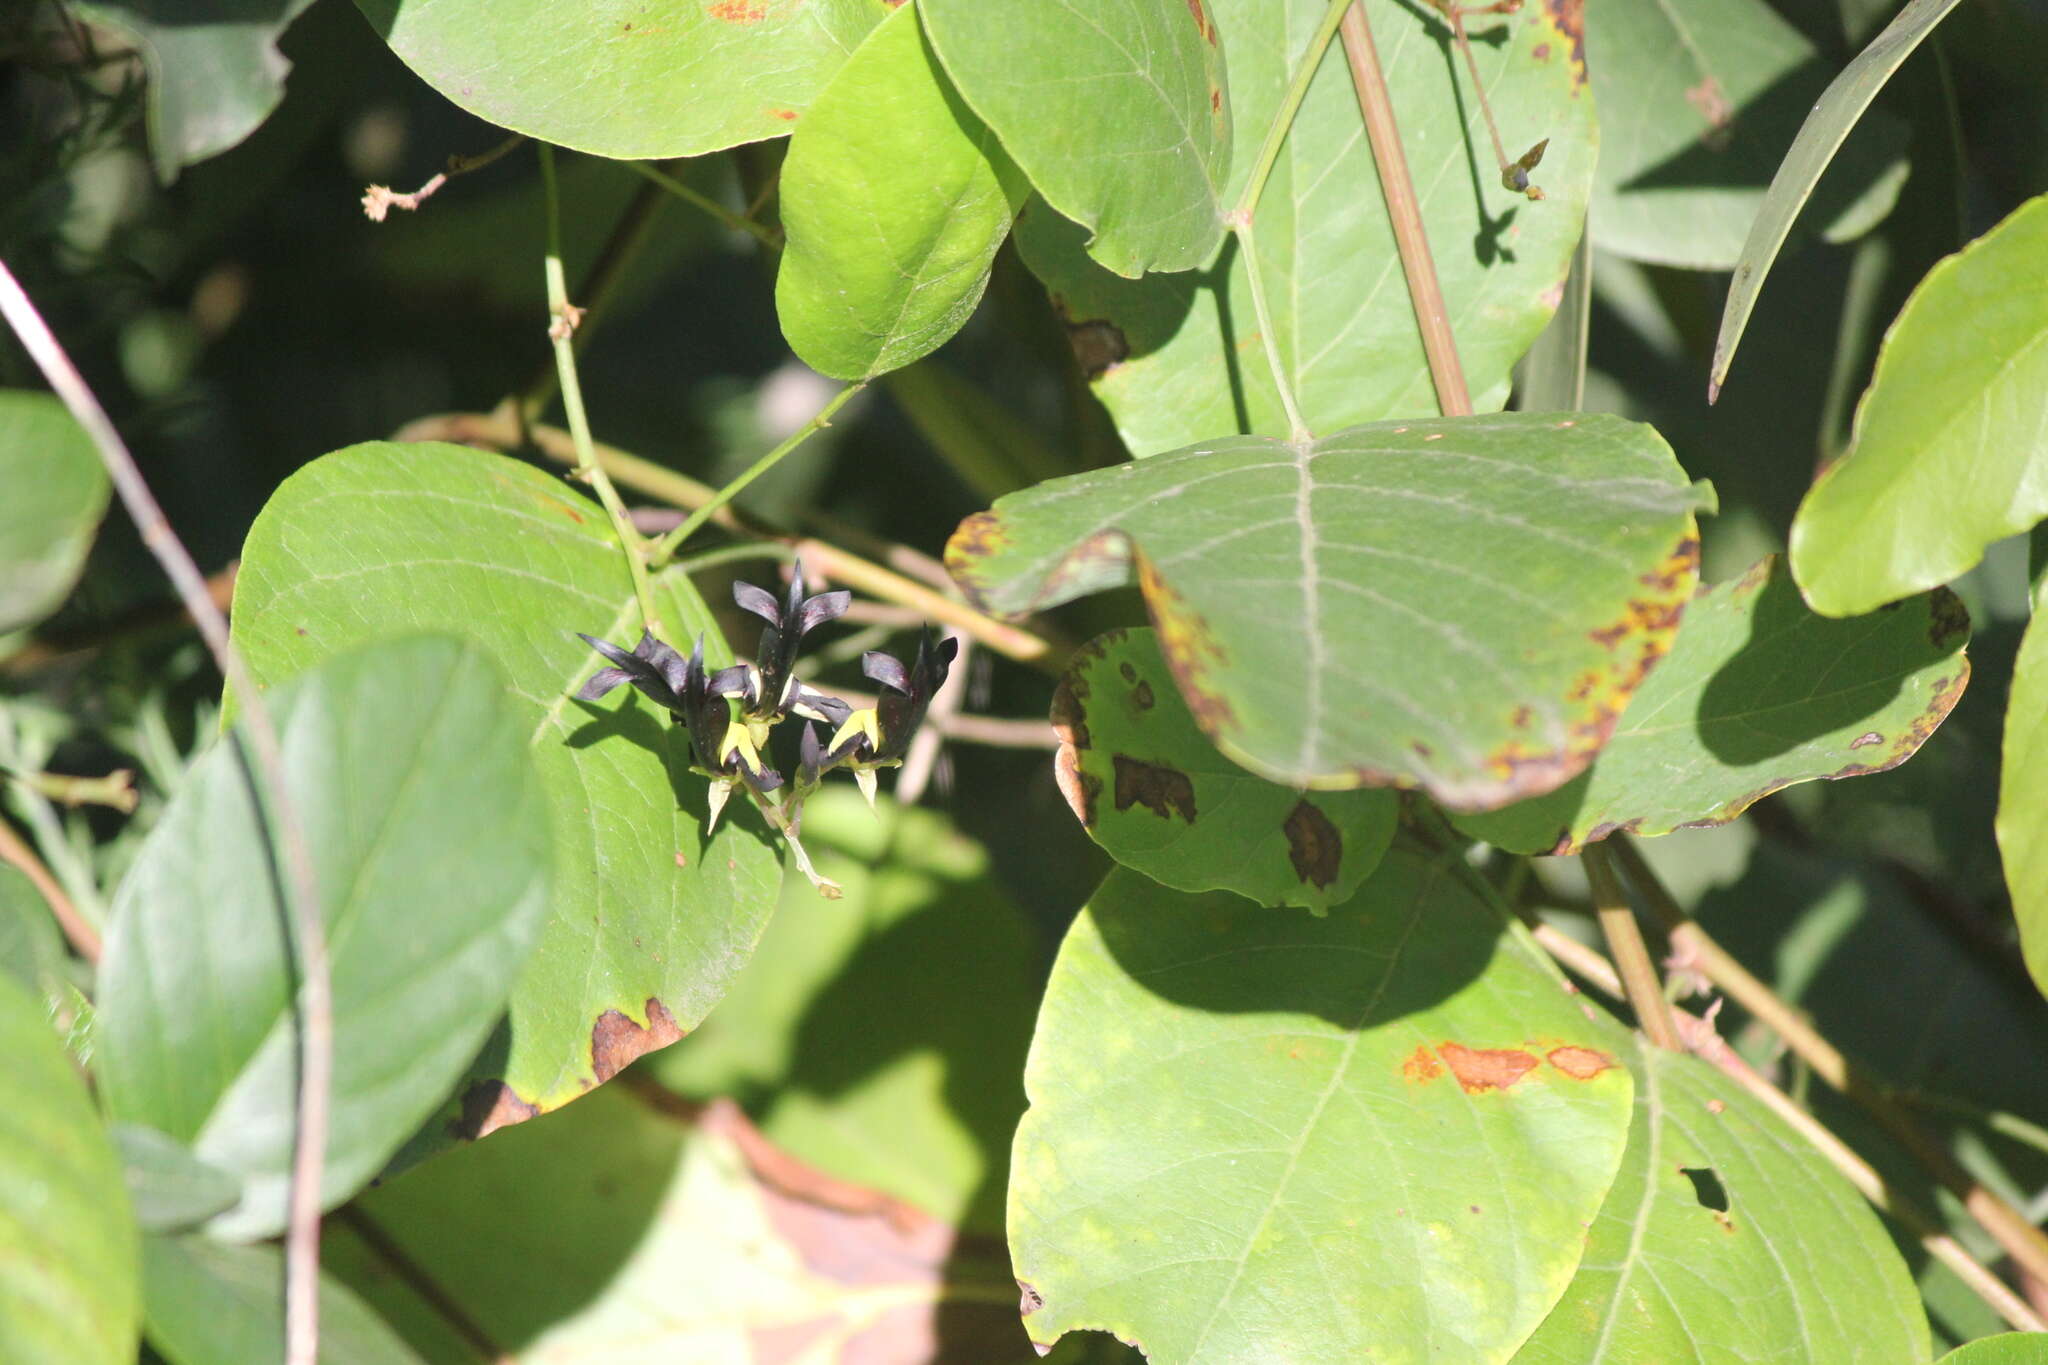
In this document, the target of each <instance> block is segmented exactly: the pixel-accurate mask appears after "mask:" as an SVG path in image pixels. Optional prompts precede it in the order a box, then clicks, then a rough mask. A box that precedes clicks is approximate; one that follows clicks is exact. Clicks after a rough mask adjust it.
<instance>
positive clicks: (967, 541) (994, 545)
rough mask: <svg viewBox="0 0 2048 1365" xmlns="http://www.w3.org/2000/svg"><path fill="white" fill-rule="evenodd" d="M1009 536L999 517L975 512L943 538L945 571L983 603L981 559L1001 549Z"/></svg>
mask: <svg viewBox="0 0 2048 1365" xmlns="http://www.w3.org/2000/svg"><path fill="white" fill-rule="evenodd" d="M1009 538H1010V533H1009V529H1008V528H1007V527H1005V526H1004V525H1003V519H1002V518H1001V517H999V516H997V515H996V514H995V513H994V512H976V513H974V514H973V515H972V516H969V517H967V518H965V519H964V520H963V521H961V523H960V524H959V525H958V526H957V527H955V528H954V529H953V534H952V535H951V536H949V537H948V538H947V540H946V572H947V573H949V574H951V575H953V581H954V582H956V583H958V584H959V585H960V586H961V588H963V589H964V590H965V591H966V593H967V595H968V597H970V598H973V599H975V600H976V601H977V602H978V603H980V604H983V605H985V604H986V599H985V596H984V592H985V589H984V585H983V583H982V581H981V572H980V569H981V561H982V560H984V559H987V558H989V557H990V556H991V555H993V554H995V553H996V552H997V551H998V550H1000V549H1001V548H1002V547H1003V543H1004V542H1005V541H1006V540H1008V539H1009Z"/></svg>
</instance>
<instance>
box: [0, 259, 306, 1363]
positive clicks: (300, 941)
mask: <svg viewBox="0 0 2048 1365" xmlns="http://www.w3.org/2000/svg"><path fill="white" fill-rule="evenodd" d="M0 313H4V314H5V315H6V318H7V321H8V323H9V325H11V326H12V327H13V328H14V332H15V335H16V336H18V337H20V338H21V344H22V346H23V347H24V348H25V349H26V350H27V351H28V353H29V356H30V358H31V359H33V360H34V361H35V363H36V366H37V368H39V369H40V370H42V372H43V377H44V378H45V379H47V380H48V381H49V383H50V387H51V388H52V389H54V390H56V392H57V396H58V397H59V398H61V399H63V400H64V406H65V407H67V408H69V409H70V410H71V415H72V416H73V417H74V418H76V419H77V421H78V423H79V425H80V426H82V427H84V428H85V430H86V433H87V434H88V435H89V436H91V438H92V441H93V444H94V445H95V446H97V447H98V448H99V452H100V459H101V460H102V461H104V462H105V464H106V466H107V473H108V475H109V476H110V477H111V478H112V479H113V482H114V488H115V490H116V491H117V492H118V493H119V494H120V495H121V502H122V505H123V506H124V507H126V508H127V509H128V516H129V519H130V520H131V521H133V522H134V523H135V526H136V529H137V530H139V531H140V532H141V533H142V543H143V544H145V545H147V546H148V547H149V549H150V553H152V554H154V555H155V556H156V559H157V562H158V563H159V564H161V565H162V566H163V569H164V573H165V574H166V575H167V576H168V577H169V578H170V580H171V586H172V587H174V588H176V589H177V591H178V596H179V597H180V598H181V599H182V600H183V601H184V603H185V609H186V610H187V611H189V612H191V613H192V620H193V622H194V624H196V625H197V626H198V627H199V634H200V636H201V637H202V638H203V639H204V640H205V641H206V646H207V648H208V649H209V650H211V651H212V653H213V658H214V662H215V663H216V664H218V665H219V667H220V671H221V675H222V676H223V677H225V678H226V679H227V682H228V686H229V687H230V688H232V689H233V690H234V692H235V695H236V697H237V698H238V699H239V700H240V701H241V704H242V711H243V720H244V724H245V725H246V726H247V733H248V738H249V744H250V748H251V749H252V750H253V751H254V754H255V759H256V769H257V771H258V772H259V773H261V774H262V777H263V780H262V782H261V783H260V784H258V785H257V787H256V790H255V791H254V793H253V796H254V799H255V800H256V803H257V804H258V806H259V807H261V806H263V805H265V804H267V805H268V806H269V807H270V813H271V815H272V816H273V818H274V822H275V826H276V828H277V830H278V836H279V842H280V843H281V844H282V845H283V851H284V863H285V870H286V876H287V878H288V880H289V883H290V886H291V894H290V895H289V896H288V897H287V900H288V901H289V908H288V914H289V918H290V922H291V927H292V936H293V938H294V940H295V941H296V947H297V949H298V964H297V965H298V970H299V981H300V987H299V1000H298V1013H299V1091H298V1103H297V1113H296V1136H295V1142H294V1147H293V1152H292V1174H291V1194H290V1199H289V1202H288V1205H287V1212H286V1225H285V1365H315V1358H316V1357H317V1355H318V1354H319V1345H320V1325H319V1324H320V1319H319V1314H320V1298H319V1289H320V1175H321V1171H322V1170H323V1169H324V1167H325V1165H326V1147H327V1104H328V1091H329V1087H330V1086H331V1084H332V1080H333V1070H334V1002H333V983H332V981H331V979H330V973H329V966H328V960H327V935H326V930H325V927H324V925H323V924H322V921H321V917H320V888H319V884H318V882H317V881H316V880H315V878H314V874H313V857H312V853H311V851H310V850H309V848H308V847H307V844H306V829H305V826H304V825H303V824H302V823H301V822H300V820H299V813H298V810H297V808H296V806H295V804H294V803H293V801H292V799H291V795H290V793H289V792H287V791H286V789H285V770H284V756H283V753H282V751H281V748H280V746H279V744H278V738H277V725H276V723H275V722H274V721H273V720H272V718H271V715H270V707H269V705H268V704H267V703H266V702H265V701H264V699H263V694H262V693H261V692H259V691H258V690H257V689H256V684H255V681H254V679H252V678H251V677H250V676H249V670H248V669H247V667H245V666H244V664H243V663H242V656H241V654H240V652H239V651H237V650H236V649H235V647H234V645H233V644H232V643H231V642H230V641H229V639H228V623H227V618H226V617H225V616H223V615H222V614H221V610H220V608H219V607H217V606H215V605H214V603H213V599H212V598H211V597H209V596H208V595H207V591H206V578H205V576H204V575H202V574H201V573H200V572H199V567H198V566H197V565H196V564H194V563H193V562H192V556H191V555H189V554H187V553H186V551H185V547H184V546H183V545H182V544H180V543H179V541H178V537H177V533H176V532H174V531H173V530H172V529H171V523H170V521H169V520H168V519H167V518H166V517H165V516H164V511H163V508H162V507H160V506H158V504H157V500H156V498H155V496H154V495H153V494H151V492H150V491H149V485H148V483H147V482H145V481H144V480H143V477H142V471H141V470H140V469H138V468H137V467H136V464H135V457H134V456H132V455H130V454H129V453H128V448H127V446H125V445H124V444H122V441H121V436H120V433H118V432H116V431H115V430H114V424H113V422H112V421H110V420H109V419H108V417H107V414H106V411H105V409H103V408H101V407H100V404H99V400H98V399H96V398H94V397H93V394H92V390H91V389H90V388H89V387H87V385H86V382H85V379H84V377H83V376H81V375H80V374H79V373H78V370H77V368H76V367H75V366H73V365H72V363H71V358H70V357H69V356H68V355H66V354H65V353H64V348H63V347H62V346H61V345H59V344H58V341H57V338H56V337H55V336H53V335H52V334H51V332H50V329H49V327H48V326H47V325H46V324H45V323H44V322H43V319H42V316H41V314H39V313H38V312H37V311H36V308H35V305H34V304H33V303H31V302H30V301H29V297H28V295H27V294H26V293H24V292H22V288H21V285H20V284H18V283H17V282H16V281H15V278H14V273H13V272H12V271H11V270H9V269H8V268H7V266H6V265H5V263H0Z"/></svg>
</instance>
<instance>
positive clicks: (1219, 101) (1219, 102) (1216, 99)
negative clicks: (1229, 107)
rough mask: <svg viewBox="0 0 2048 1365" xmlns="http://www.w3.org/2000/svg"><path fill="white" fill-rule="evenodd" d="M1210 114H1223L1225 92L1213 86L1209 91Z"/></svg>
mask: <svg viewBox="0 0 2048 1365" xmlns="http://www.w3.org/2000/svg"><path fill="white" fill-rule="evenodd" d="M1209 112H1210V113H1212V114H1220V113H1222V112H1223V92H1222V91H1221V90H1218V89H1216V88H1215V87H1213V86H1212V87H1210V90H1209Z"/></svg>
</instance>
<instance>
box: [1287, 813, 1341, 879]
mask: <svg viewBox="0 0 2048 1365" xmlns="http://www.w3.org/2000/svg"><path fill="white" fill-rule="evenodd" d="M1281 829H1282V831H1283V832H1285V834H1286V835H1287V860H1288V861H1289V862H1291V863H1293V864H1294V875H1295V876H1296V877H1299V878H1300V879H1301V880H1302V881H1304V882H1310V883H1313V884H1314V885H1315V887H1316V888H1317V889H1318V890H1323V889H1327V888H1328V887H1329V886H1330V884H1331V883H1332V882H1335V881H1336V880H1337V873H1338V872H1339V871H1340V870H1341V869H1342V867H1343V864H1344V836H1343V835H1342V834H1340V833H1338V832H1337V827H1336V826H1335V825H1333V824H1331V823H1330V817H1329V816H1327V815H1325V814H1323V812H1322V810H1321V808H1319V807H1317V806H1314V805H1311V804H1310V803H1309V801H1308V799H1307V798H1306V797H1304V798H1303V799H1301V800H1299V801H1296V802H1295V803H1294V809H1293V810H1291V811H1289V812H1288V813H1287V822H1286V824H1284V825H1282V826H1281Z"/></svg>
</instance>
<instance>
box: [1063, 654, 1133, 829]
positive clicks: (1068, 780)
mask: <svg viewBox="0 0 2048 1365" xmlns="http://www.w3.org/2000/svg"><path fill="white" fill-rule="evenodd" d="M1122 635H1123V632H1122V631H1112V632H1111V633H1110V634H1109V635H1105V636H1102V637H1100V638H1099V639H1096V640H1093V641H1090V642H1089V643H1088V644H1086V645H1084V646H1082V647H1081V648H1080V649H1079V650H1076V651H1075V653H1074V660H1073V663H1072V664H1071V665H1070V666H1069V667H1068V669H1067V671H1066V673H1065V675H1064V676H1062V677H1061V678H1060V682H1059V686H1058V687H1055V688H1054V689H1053V693H1052V709H1051V712H1050V713H1049V716H1048V719H1050V720H1051V722H1052V728H1053V733H1054V734H1056V735H1058V736H1059V741H1060V747H1059V749H1058V750H1057V751H1056V752H1055V753H1054V754H1053V759H1052V776H1053V781H1054V783H1055V784H1057V785H1058V787H1059V789H1060V795H1061V796H1062V797H1064V798H1065V799H1066V803H1067V808H1068V809H1069V810H1071V811H1073V812H1074V818H1075V819H1076V820H1079V821H1080V822H1081V825H1082V827H1083V828H1084V829H1093V828H1094V827H1095V803H1096V801H1097V800H1098V799H1099V798H1100V797H1101V796H1102V779H1101V778H1099V777H1097V776H1096V775H1095V774H1093V773H1091V772H1088V771H1086V770H1084V769H1083V768H1082V766H1081V752H1082V750H1084V749H1087V748H1088V747H1089V744H1090V736H1089V734H1088V722H1087V706H1086V702H1087V700H1088V678H1087V669H1088V665H1089V664H1090V663H1092V662H1094V660H1096V659H1099V658H1101V657H1102V651H1103V650H1104V649H1105V648H1106V647H1107V646H1108V644H1109V643H1110V642H1111V639H1112V637H1115V638H1121V637H1122Z"/></svg>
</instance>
